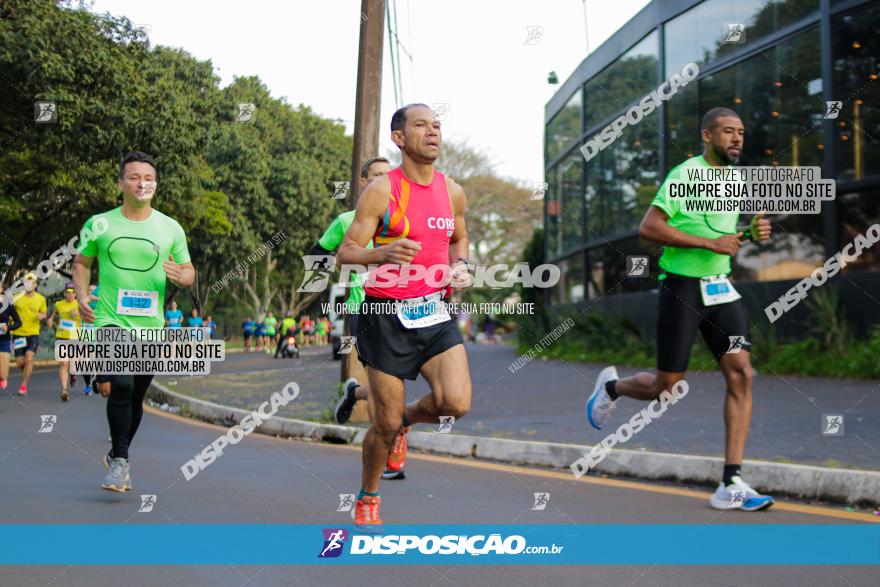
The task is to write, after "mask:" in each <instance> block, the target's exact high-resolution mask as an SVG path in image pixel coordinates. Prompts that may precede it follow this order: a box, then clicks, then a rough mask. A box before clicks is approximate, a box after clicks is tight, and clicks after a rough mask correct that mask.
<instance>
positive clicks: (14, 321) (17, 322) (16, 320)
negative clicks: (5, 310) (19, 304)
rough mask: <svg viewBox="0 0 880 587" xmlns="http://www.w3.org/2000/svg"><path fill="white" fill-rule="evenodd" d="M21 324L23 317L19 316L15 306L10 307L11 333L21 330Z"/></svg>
mask: <svg viewBox="0 0 880 587" xmlns="http://www.w3.org/2000/svg"><path fill="white" fill-rule="evenodd" d="M21 324H22V322H21V317H20V316H19V315H18V310H16V309H15V306H9V332H11V331H13V330H18V329H19V328H21Z"/></svg>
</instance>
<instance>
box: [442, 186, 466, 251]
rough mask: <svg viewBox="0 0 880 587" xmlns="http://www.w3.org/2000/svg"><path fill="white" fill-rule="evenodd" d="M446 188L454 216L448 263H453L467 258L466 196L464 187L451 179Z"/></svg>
mask: <svg viewBox="0 0 880 587" xmlns="http://www.w3.org/2000/svg"><path fill="white" fill-rule="evenodd" d="M449 183H450V184H451V185H449V184H447V189H449V188H451V189H450V191H449V195H450V199H451V200H452V214H453V216H455V224H454V226H455V230H454V231H453V233H452V237H451V238H450V239H449V264H450V265H454V264H455V262H456V261H458V260H459V259H467V258H468V251H469V246H470V243H469V241H468V235H467V225H466V224H465V220H464V213H465V211H466V210H467V196H466V195H465V193H464V189H463V188H462V187H461V186H460V185H458V184H457V183H455V182H454V181H452V180H449Z"/></svg>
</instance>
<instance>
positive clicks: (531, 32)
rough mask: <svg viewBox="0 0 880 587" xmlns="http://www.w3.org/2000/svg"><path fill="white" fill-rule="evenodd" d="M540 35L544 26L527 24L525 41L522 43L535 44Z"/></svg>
mask: <svg viewBox="0 0 880 587" xmlns="http://www.w3.org/2000/svg"><path fill="white" fill-rule="evenodd" d="M542 36H544V27H542V26H528V27H526V41H525V43H523V45H537V44H538V43H540V42H541V37H542Z"/></svg>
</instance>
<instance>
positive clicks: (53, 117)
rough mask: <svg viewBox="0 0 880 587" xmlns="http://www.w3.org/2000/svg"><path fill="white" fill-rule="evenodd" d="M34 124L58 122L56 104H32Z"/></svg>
mask: <svg viewBox="0 0 880 587" xmlns="http://www.w3.org/2000/svg"><path fill="white" fill-rule="evenodd" d="M34 122H36V123H37V124H52V123H55V122H58V104H57V103H55V102H34Z"/></svg>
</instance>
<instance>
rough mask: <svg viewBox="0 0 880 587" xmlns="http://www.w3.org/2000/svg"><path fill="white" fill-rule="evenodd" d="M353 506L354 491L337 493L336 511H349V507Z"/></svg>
mask: <svg viewBox="0 0 880 587" xmlns="http://www.w3.org/2000/svg"><path fill="white" fill-rule="evenodd" d="M353 507H354V493H340V494H339V507H338V508H336V511H337V512H350V511H351V508H353Z"/></svg>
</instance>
